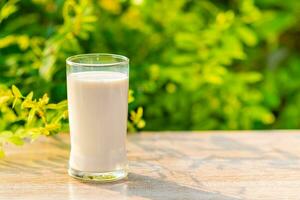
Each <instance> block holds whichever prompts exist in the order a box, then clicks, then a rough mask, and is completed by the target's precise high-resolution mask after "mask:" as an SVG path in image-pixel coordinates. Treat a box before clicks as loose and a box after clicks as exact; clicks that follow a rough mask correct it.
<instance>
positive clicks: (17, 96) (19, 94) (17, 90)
mask: <svg viewBox="0 0 300 200" xmlns="http://www.w3.org/2000/svg"><path fill="white" fill-rule="evenodd" d="M11 89H12V93H13V95H14V96H15V98H21V97H23V96H22V93H21V92H20V90H19V89H18V88H17V87H16V86H15V85H13V86H12V88H11Z"/></svg>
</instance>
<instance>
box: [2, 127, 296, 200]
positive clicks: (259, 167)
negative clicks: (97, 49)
mask: <svg viewBox="0 0 300 200" xmlns="http://www.w3.org/2000/svg"><path fill="white" fill-rule="evenodd" d="M127 147H128V157H129V161H130V173H129V177H128V179H126V180H124V181H119V182H116V183H110V184H95V183H84V182H80V181H78V180H75V179H73V178H71V177H69V176H68V175H67V172H66V169H67V161H68V153H69V136H68V134H61V135H60V136H59V137H56V138H42V139H41V140H39V141H37V142H34V143H33V144H29V145H25V146H24V147H21V148H20V147H17V148H16V147H11V146H9V147H8V148H7V156H6V158H4V159H2V160H0V199H5V200H12V199H46V200H48V199H49V200H50V199H51V200H58V199H71V200H77V199H105V200H109V199H114V200H119V199H120V200H131V199H134V200H145V199H148V200H166V199H179V200H184V199H189V200H190V199H191V200H194V199H272V200H274V199H299V198H300V190H299V188H300V156H299V153H300V131H256V132H253V131H247V132H176V133H174V132H159V133H157V132H156V133H142V134H136V135H129V136H128V145H127Z"/></svg>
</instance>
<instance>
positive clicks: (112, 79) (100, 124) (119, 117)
mask: <svg viewBox="0 0 300 200" xmlns="http://www.w3.org/2000/svg"><path fill="white" fill-rule="evenodd" d="M67 79H68V106H69V122H70V131H71V144H72V145H71V154H70V163H69V164H70V167H71V168H73V169H75V170H80V171H85V172H110V171H115V170H120V169H124V168H125V167H126V162H127V158H126V149H125V141H126V128H127V108H128V76H127V74H123V73H119V72H95V71H94V72H78V73H71V74H69V75H68V77H67Z"/></svg>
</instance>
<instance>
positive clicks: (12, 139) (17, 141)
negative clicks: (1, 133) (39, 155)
mask: <svg viewBox="0 0 300 200" xmlns="http://www.w3.org/2000/svg"><path fill="white" fill-rule="evenodd" d="M8 141H9V142H10V143H12V144H14V145H17V146H20V145H23V144H24V141H23V140H22V138H20V137H18V136H11V137H10V138H9V139H8Z"/></svg>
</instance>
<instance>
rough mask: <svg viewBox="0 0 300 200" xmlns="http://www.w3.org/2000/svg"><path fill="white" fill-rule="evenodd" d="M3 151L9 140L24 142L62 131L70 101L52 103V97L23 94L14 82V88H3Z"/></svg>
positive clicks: (0, 93)
mask: <svg viewBox="0 0 300 200" xmlns="http://www.w3.org/2000/svg"><path fill="white" fill-rule="evenodd" d="M0 114H1V117H0V118H1V120H0V147H1V148H0V152H1V153H0V154H1V155H3V149H2V147H3V144H4V143H6V142H9V143H12V144H15V145H22V144H23V143H24V140H26V139H27V140H31V141H33V140H35V139H36V138H37V137H39V136H40V135H52V134H55V133H57V132H58V131H62V130H63V122H64V121H65V120H66V118H67V116H68V112H67V101H61V102H59V103H57V104H54V103H49V97H48V96H47V94H44V95H43V97H42V98H39V99H33V92H30V93H29V94H28V95H27V96H23V95H22V93H21V92H20V90H19V89H18V88H17V87H16V86H15V85H13V86H12V88H11V90H10V89H7V88H5V87H3V86H1V87H0Z"/></svg>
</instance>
